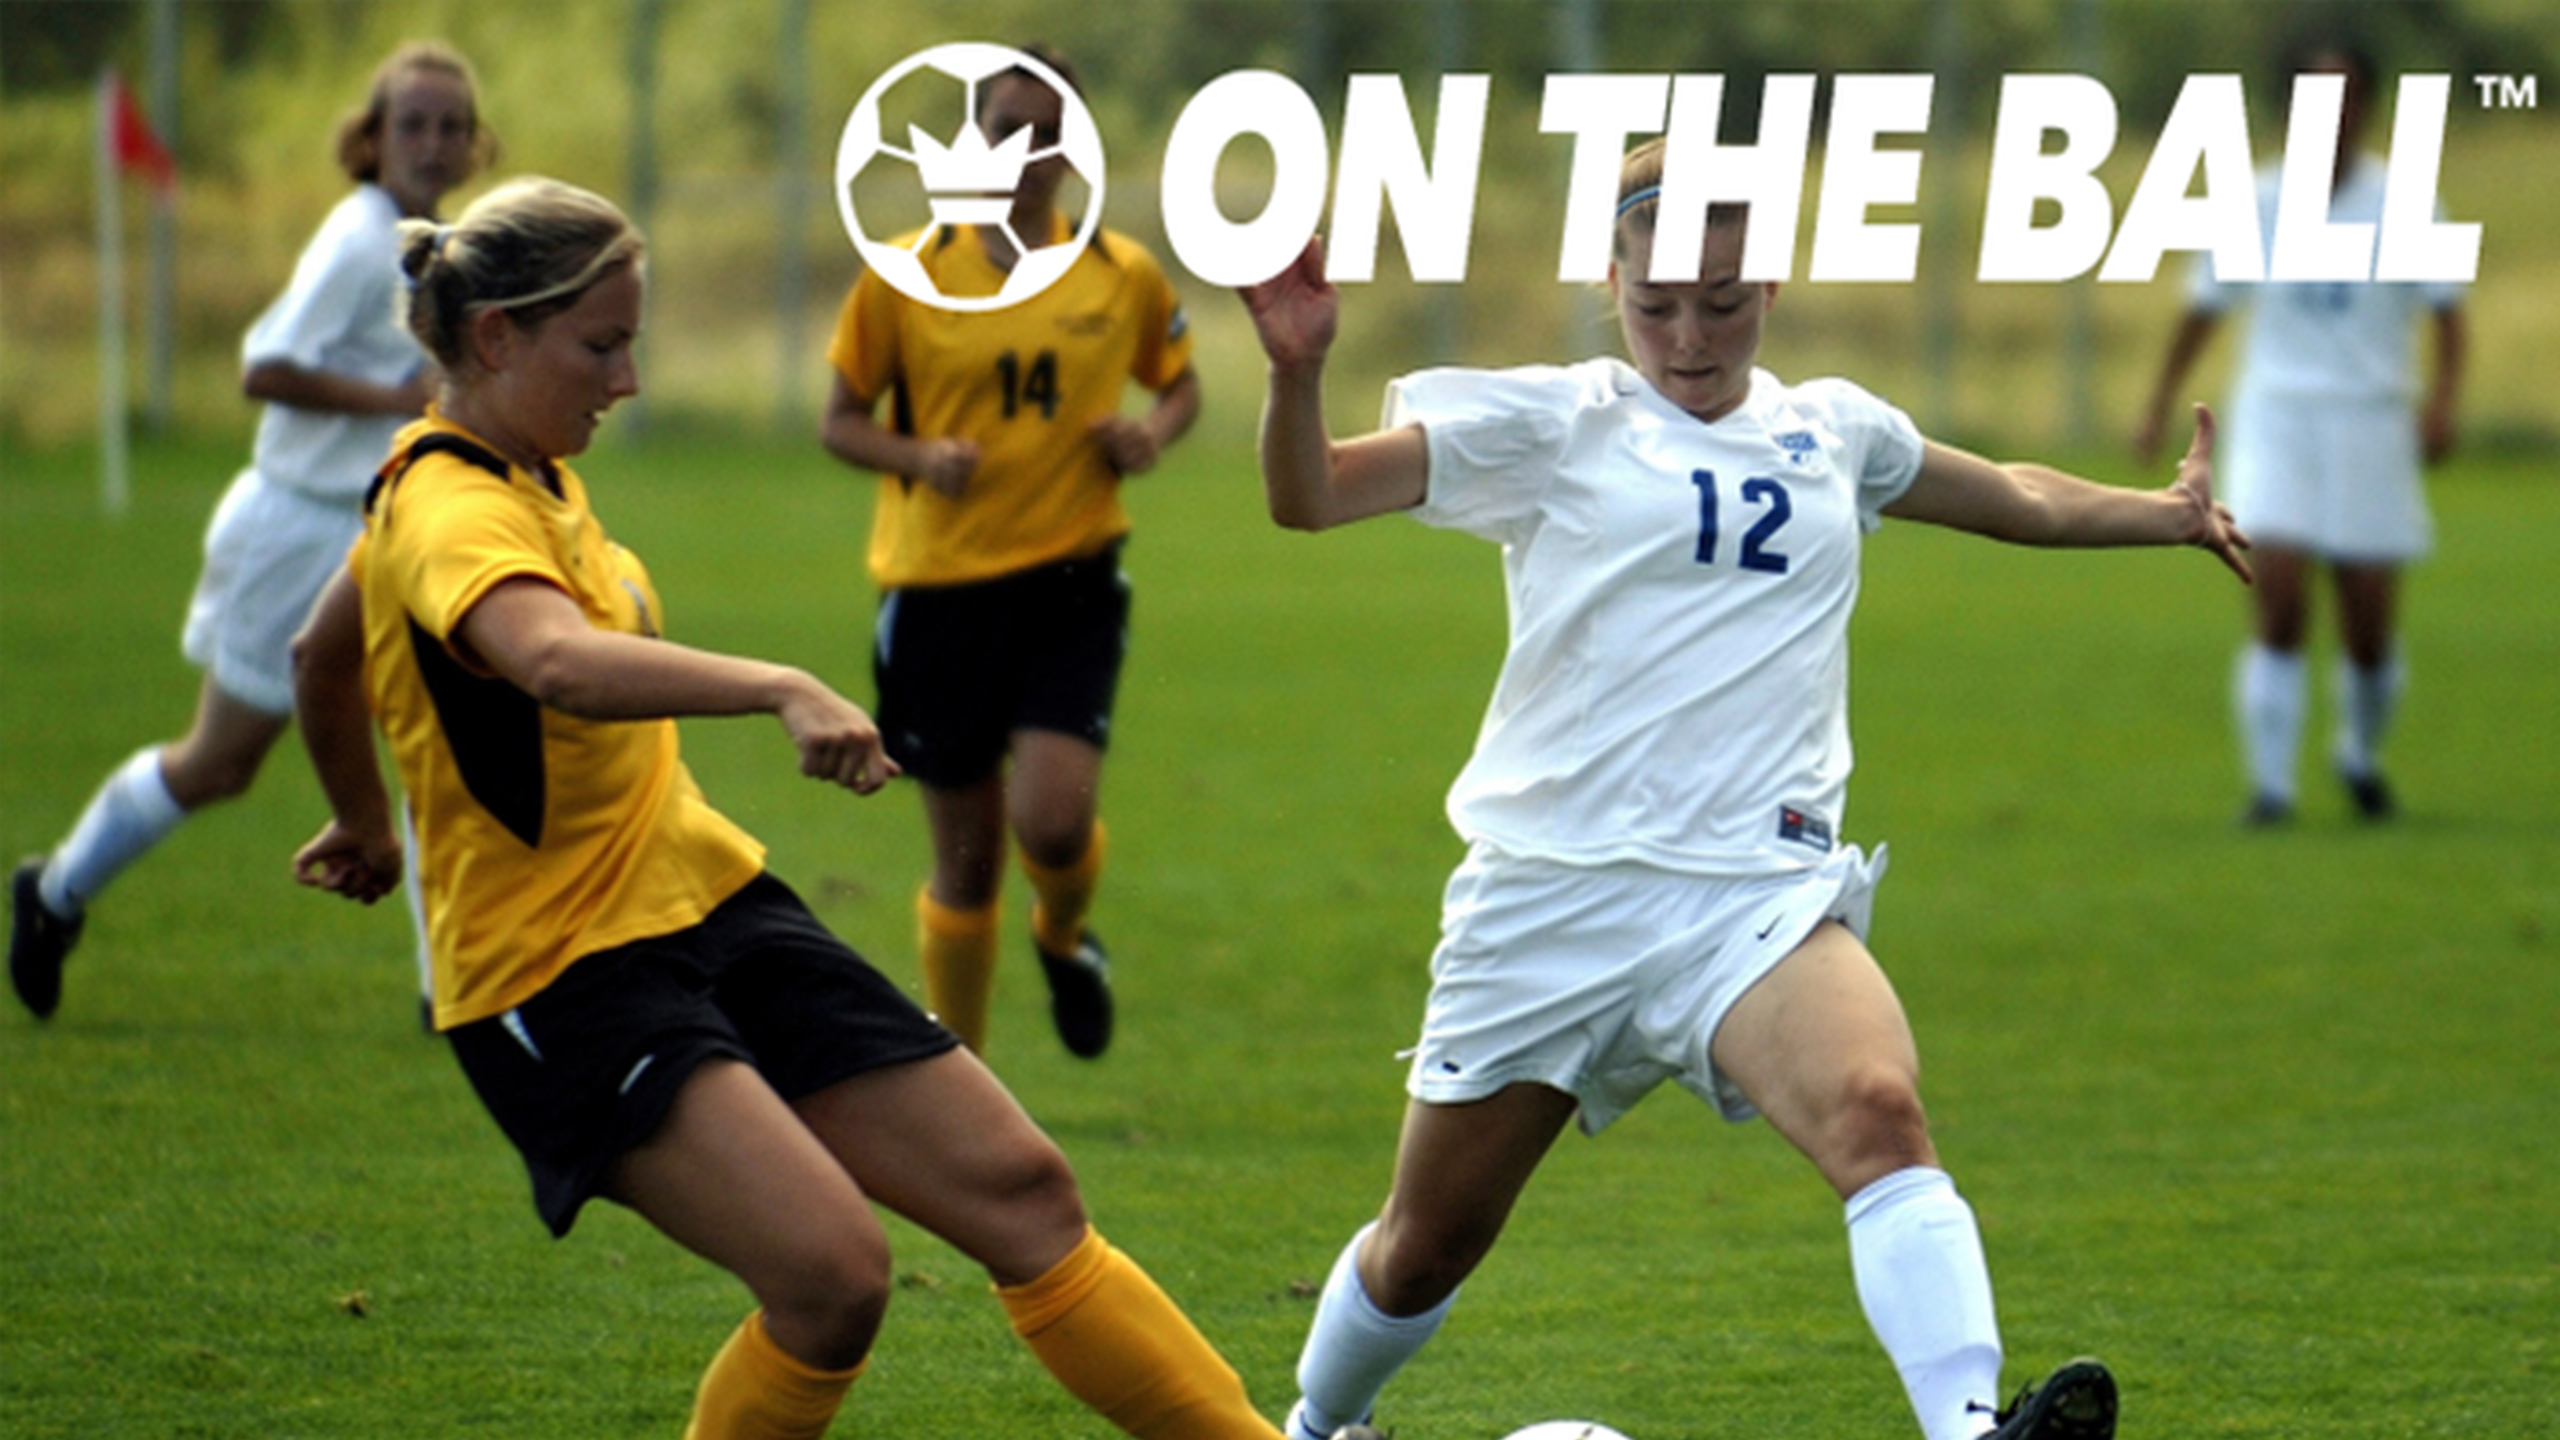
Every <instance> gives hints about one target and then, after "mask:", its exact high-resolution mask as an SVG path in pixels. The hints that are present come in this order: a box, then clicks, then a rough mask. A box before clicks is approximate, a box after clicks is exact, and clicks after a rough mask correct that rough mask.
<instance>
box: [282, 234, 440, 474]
mask: <svg viewBox="0 0 2560 1440" xmlns="http://www.w3.org/2000/svg"><path fill="white" fill-rule="evenodd" d="M399 222H400V208H399V206H398V205H397V204H396V203H394V202H393V200H392V199H391V196H390V195H389V193H388V192H386V191H384V190H382V189H381V188H380V187H378V186H374V185H359V186H357V187H356V189H355V191H354V193H352V194H350V195H348V196H347V197H346V198H345V199H343V200H341V201H339V202H338V204H337V207H336V208H335V209H333V210H331V211H330V212H329V216H328V218H327V219H326V220H323V221H322V222H321V224H320V229H319V231H318V232H317V233H316V234H314V235H313V236H312V237H311V243H310V244H308V245H306V246H304V247H303V251H302V258H301V259H300V260H298V261H297V262H296V263H295V265H294V267H293V279H292V281H291V282H290V283H289V284H287V285H286V286H285V290H284V293H283V294H282V295H279V296H277V297H276V299H275V302H274V303H273V304H271V305H269V306H268V307H267V309H266V311H265V313H263V314H261V315H259V317H258V319H257V322H256V323H255V324H253V325H251V326H250V327H249V334H248V337H247V338H246V339H245V340H243V341H242V342H241V345H240V359H241V363H242V364H243V365H244V366H252V365H257V364H260V363H262V362H267V361H279V360H280V361H283V362H285V363H287V364H290V365H294V366H298V367H300V368H302V369H305V370H318V371H324V372H327V373H329V374H333V375H345V376H349V377H351V378H354V379H358V380H367V381H371V382H373V383H374V384H377V385H397V384H399V383H401V382H402V381H405V380H407V379H408V378H409V377H410V376H411V375H413V374H415V373H417V370H418V367H420V366H421V365H424V364H425V363H426V358H427V357H426V352H425V351H424V350H422V349H420V348H419V346H418V342H417V341H416V340H415V339H414V338H412V337H411V336H410V334H409V332H408V329H407V328H406V327H405V326H404V325H403V324H402V323H401V320H400V316H399V305H398V301H399V296H400V278H399V262H398V258H397V257H398V254H399V251H398V248H397V235H398V226H399ZM416 418H417V417H416V416H414V415H347V414H336V413H329V412H323V411H316V410H299V409H296V408H294V407H293V406H290V405H278V404H269V405H268V406H267V407H266V412H265V413H264V414H263V415H261V416H260V417H259V419H258V439H257V450H256V460H255V462H254V463H255V464H256V465H257V468H258V473H259V474H261V475H264V476H265V477H266V478H267V479H269V480H271V481H273V482H275V483H276V484H279V485H283V486H286V487H288V488H290V489H294V490H299V491H302V492H303V493H305V494H309V495H317V496H322V497H324V498H332V499H343V500H347V501H350V502H352V501H354V500H356V499H358V498H360V497H361V496H362V495H363V494H364V491H365V486H366V485H368V484H369V483H371V482H372V479H373V472H374V471H375V469H376V468H378V467H379V466H380V465H381V464H382V461H383V457H384V456H386V455H388V454H389V453H390V450H391V437H392V436H394V435H396V434H398V433H399V431H400V427H401V426H403V425H406V424H407V423H409V421H411V420H414V419H416Z"/></svg>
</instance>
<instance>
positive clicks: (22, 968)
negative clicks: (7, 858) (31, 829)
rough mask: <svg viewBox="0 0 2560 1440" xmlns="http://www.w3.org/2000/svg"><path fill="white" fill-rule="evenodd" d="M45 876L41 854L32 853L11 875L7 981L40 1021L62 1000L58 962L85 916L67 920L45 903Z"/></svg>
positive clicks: (75, 941)
mask: <svg viewBox="0 0 2560 1440" xmlns="http://www.w3.org/2000/svg"><path fill="white" fill-rule="evenodd" d="M43 875H44V857H43V856H41V855H35V856H30V857H28V858H27V859H25V860H21V861H19V862H18V868H17V870H16V872H15V873H13V874H11V875H10V877H9V986H10V988H11V989H13V990H16V991H17V992H18V1001H19V1003H20V1004H23V1005H25V1006H26V1007H27V1009H29V1010H31V1011H33V1012H34V1013H35V1017H36V1018H37V1019H39V1020H47V1019H51V1018H52V1016H53V1011H54V1007H55V1006H57V1005H60V1004H61V1003H62V962H63V961H64V960H65V959H67V958H69V956H70V954H71V947H72V946H74V945H77V944H79V943H80V927H81V925H82V924H83V923H85V920H86V917H84V916H78V915H75V916H73V917H72V918H70V919H68V920H65V919H64V918H62V917H61V916H59V915H56V914H54V913H53V911H51V910H49V909H47V908H46V907H45V903H44V892H43V889H42V887H41V886H39V885H38V884H37V881H38V880H39V879H41V878H42V877H43Z"/></svg>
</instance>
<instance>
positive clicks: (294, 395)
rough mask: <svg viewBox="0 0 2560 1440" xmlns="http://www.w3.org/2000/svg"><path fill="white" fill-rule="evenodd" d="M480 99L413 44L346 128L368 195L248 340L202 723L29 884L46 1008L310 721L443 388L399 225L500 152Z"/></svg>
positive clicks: (204, 579)
mask: <svg viewBox="0 0 2560 1440" xmlns="http://www.w3.org/2000/svg"><path fill="white" fill-rule="evenodd" d="M477 91H478V86H477V84H476V83H475V82H474V79H473V77H472V73H471V66H470V63H469V62H468V61H466V60H464V59H463V57H462V56H461V55H459V54H457V53H456V52H454V51H453V50H451V49H449V48H447V47H446V46H443V45H440V44H435V43H433V42H427V41H418V42H412V43H410V44H406V45H403V46H401V47H400V48H399V49H398V50H396V51H394V52H393V53H392V54H391V56H390V58H388V59H386V60H384V61H383V62H382V65H381V66H380V67H379V68H378V69H376V70H375V71H374V75H373V81H372V88H371V91H370V93H369V94H368V96H367V99H366V103H365V106H364V108H363V109H361V110H359V111H357V112H356V113H354V114H352V115H350V116H348V117H347V118H346V120H344V121H343V122H341V124H340V127H339V131H338V144H337V154H338V164H339V166H340V168H342V169H343V170H345V171H346V173H347V176H348V178H349V179H352V180H354V181H355V182H356V188H355V189H354V191H353V192H351V193H350V194H349V195H347V197H346V198H345V199H343V200H341V201H339V202H338V204H337V205H336V207H335V208H333V209H331V210H330V212H329V216H328V218H327V219H326V220H323V221H322V222H321V224H320V229H319V232H318V233H317V234H315V235H313V236H312V237H311V242H310V244H308V245H306V246H305V247H304V248H303V251H302V257H301V259H300V260H298V261H297V262H295V265H294V269H293V279H292V281H291V283H289V284H288V285H286V287H285V291H284V293H283V294H282V295H280V296H278V297H277V298H276V301H275V303H274V304H272V305H270V306H268V307H267V309H266V312H265V313H264V314H262V315H260V316H259V317H258V320H257V323H256V324H254V325H252V326H251V327H250V329H249V334H248V338H247V339H246V340H244V341H242V342H241V347H240V351H241V355H240V363H241V377H240V388H241V390H242V391H243V392H245V393H246V394H247V395H249V397H250V398H252V399H255V400H262V401H265V402H266V412H265V414H264V415H263V416H261V417H260V419H259V422H258V438H257V448H256V451H255V452H254V454H253V455H252V457H251V460H250V464H249V468H248V469H246V470H243V471H241V472H240V475H239V477H238V478H237V479H235V480H233V481H232V482H231V488H230V489H229V490H228V491H226V492H225V493H224V495H223V497H222V503H221V504H220V505H219V506H218V507H217V508H216V509H215V510H214V513H213V519H212V521H211V523H210V524H209V525H208V527H207V529H206V532H205V542H204V549H205V560H204V571H203V574H202V576H201V577H200V578H199V579H198V580H197V582H196V591H195V596H194V598H193V599H192V600H191V601H190V602H189V603H188V607H187V625H186V633H185V637H184V641H183V649H184V650H185V653H186V657H187V659H189V660H190V661H192V662H194V663H195V664H196V665H197V666H198V667H199V668H201V669H202V670H203V671H204V685H203V689H202V691H201V692H200V694H199V696H198V699H197V702H196V714H195V720H194V723H193V724H191V725H190V726H189V727H188V729H187V733H186V734H185V735H183V736H181V737H180V738H178V739H176V740H174V741H170V742H168V743H166V744H160V745H151V746H147V747H145V748H143V749H142V750H140V751H137V752H136V753H135V754H134V755H133V756H132V757H131V758H130V759H128V760H126V761H125V762H124V764H123V765H122V766H120V767H118V768H117V770H116V771H115V773H114V774H112V775H110V776H108V777H107V780H106V783H105V784H103V785H102V786H100V787H99V789H98V792H97V794H96V795H95V796H93V797H92V798H91V799H90V801H89V805H88V808H87V809H86V810H84V811H82V812H81V815H80V818H79V820H78V822H77V823H75V824H74V825H73V826H72V828H71V833H70V834H68V835H66V836H65V837H64V838H63V839H62V841H61V842H60V843H59V844H57V845H56V846H54V848H53V850H52V852H51V853H50V854H47V855H43V856H38V857H35V858H32V859H29V860H27V861H24V862H22V863H21V864H20V865H19V866H18V868H17V871H16V873H15V874H14V875H12V877H11V881H10V888H9V903H10V930H9V980H10V983H11V985H12V986H13V987H14V988H15V989H16V990H17V993H18V999H19V1000H20V1002H22V1003H23V1004H25V1006H26V1007H27V1008H28V1009H29V1010H30V1011H33V1012H34V1013H35V1015H36V1016H37V1018H39V1019H42V1018H45V1017H48V1016H50V1015H52V1014H53V1011H54V1007H55V1006H56V1005H57V1004H59V1003H60V1001H61V998H62V962H63V961H64V959H65V958H67V957H68V956H69V954H70V952H71V947H72V946H73V945H74V944H76V943H78V941H79V938H80V931H81V927H82V924H83V922H84V921H85V920H86V918H87V912H88V907H89V904H90V902H92V901H94V900H95V899H97V897H98V895H99V893H100V892H102V891H103V890H105V889H106V887H107V885H108V884H109V882H111V881H113V880H114V879H115V878H116V876H118V875H120V874H122V873H123V872H124V870H125V868H126V867H127V866H129V865H131V864H133V863H134V862H135V861H136V860H139V859H141V858H142V857H143V856H144V855H145V854H147V853H148V852H149V851H150V849H151V847H153V846H154V845H157V844H159V843H160V841H161V840H163V839H165V838H167V836H168V835H169V833H170V832H171V831H173V830H175V829H177V828H178V824H179V822H180V821H182V820H184V819H186V818H187V816H188V815H189V814H190V813H192V812H194V811H195V810H198V809H200V808H202V807H204V806H206V805H210V804H213V803H214V802H216V801H219V800H228V799H231V798H233V797H234V796H237V795H240V794H242V793H244V792H246V791H247V790H248V788H249V785H250V782H252V781H253V780H255V779H256V778H257V775H258V767H259V766H260V765H261V764H262V763H263V762H264V761H265V760H266V758H267V752H268V751H269V750H271V749H273V748H274V747H275V743H276V741H277V739H278V738H280V737H281V736H282V735H283V734H284V731H285V726H286V724H287V723H288V722H289V721H290V720H291V719H292V716H293V664H292V658H291V654H290V647H291V644H292V641H293V634H294V631H295V630H296V629H298V628H299V627H300V626H301V624H302V621H303V617H304V616H306V615H308V614H309V613H310V611H311V602H312V601H313V600H314V599H315V598H317V597H318V595H319V594H320V591H321V587H322V586H324V585H326V584H327V583H328V580H329V577H330V576H332V575H334V574H336V573H337V571H338V568H339V566H340V565H342V564H344V563H345V561H346V558H347V547H348V546H349V545H351V544H353V543H354V541H355V538H356V535H357V532H359V531H360V530H362V529H363V528H364V516H363V510H362V502H363V499H364V492H365V486H366V485H368V484H369V483H371V481H372V479H373V472H374V470H375V468H376V467H378V466H379V465H381V464H382V461H383V458H384V456H385V455H387V454H388V453H389V451H390V448H391V437H392V436H393V435H394V434H396V433H397V432H398V431H399V429H400V427H401V426H402V425H404V424H406V423H407V422H408V421H410V420H411V419H414V418H415V417H416V416H417V414H418V412H419V411H420V410H422V409H424V408H425V406H426V403H427V400H428V398H429V397H430V395H431V394H432V393H433V384H432V382H433V379H434V376H433V372H432V369H431V367H429V366H428V364H427V356H426V352H425V351H423V350H421V349H419V348H418V343H417V342H416V341H415V340H413V339H411V338H410V336H409V332H408V331H407V330H406V329H404V328H402V326H401V324H400V320H399V315H398V307H397V306H396V304H395V301H396V299H397V297H398V295H399V270H398V253H399V249H398V235H397V233H396V231H397V226H398V225H399V223H400V221H401V219H402V217H404V216H421V217H428V216H433V215H434V213H435V209H436V204H437V202H438V201H440V200H442V199H443V198H444V196H445V193H446V192H447V191H449V190H451V189H452V188H453V187H454V186H456V185H459V184H461V183H462V182H463V181H465V180H467V179H469V178H470V177H471V175H472V174H473V172H474V171H475V170H477V169H478V168H479V166H480V165H481V164H483V163H485V161H486V160H487V159H488V158H489V156H490V155H491V154H492V153H493V151H494V147H495V143H496V142H495V139H494V137H493V136H492V135H491V134H490V132H489V130H488V128H487V127H486V126H484V125H482V124H481V123H480V115H479V102H478V99H477ZM413 915H414V911H413ZM421 929H423V926H421ZM423 955H424V947H423V943H422V944H421V963H422V964H423Z"/></svg>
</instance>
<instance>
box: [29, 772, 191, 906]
mask: <svg viewBox="0 0 2560 1440" xmlns="http://www.w3.org/2000/svg"><path fill="white" fill-rule="evenodd" d="M186 818H187V812H186V811H185V810H183V809H181V808H179V805H178V802H177V800H176V798H175V797H173V796H172V795H170V793H169V782H168V781H166V780H164V779H163V778H161V775H160V750H159V747H158V746H153V747H152V748H150V749H147V750H142V751H138V752H136V753H135V754H134V755H133V757H132V758H131V759H128V760H126V761H125V762H124V763H123V764H122V765H120V766H117V767H116V771H115V773H114V774H112V775H109V776H108V777H107V780H106V783H105V784H103V785H100V786H99V787H98V793H97V794H95V795H93V796H91V797H90V798H89V808H88V809H86V810H83V811H81V812H80V820H79V823H78V824H75V825H73V826H72V827H71V834H70V835H69V836H68V837H67V838H65V839H64V840H63V842H62V843H61V844H59V845H57V846H55V847H54V849H53V854H52V855H51V856H50V857H48V858H47V859H46V861H45V866H44V877H43V879H42V880H41V881H39V882H38V884H39V888H40V892H41V893H42V894H43V896H44V903H45V908H46V909H48V910H51V911H52V912H54V913H55V914H57V915H64V916H76V915H78V914H80V913H81V912H82V911H84V910H86V909H87V908H88V906H89V902H90V901H91V900H94V899H96V898H97V896H98V892H99V891H101V890H104V889H106V888H107V885H108V883H109V882H110V881H112V880H114V879H115V878H116V877H117V876H118V875H121V874H123V873H124V868H125V867H126V866H128V865H131V864H132V863H133V862H134V861H136V860H139V859H141V858H142V857H143V855H144V854H145V853H146V852H148V851H149V850H150V849H151V847H152V846H154V845H157V844H159V843H160V842H161V841H162V840H163V839H165V838H167V836H168V834H169V832H170V831H172V830H175V829H177V828H178V822H179V821H181V820H184V819H186Z"/></svg>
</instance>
